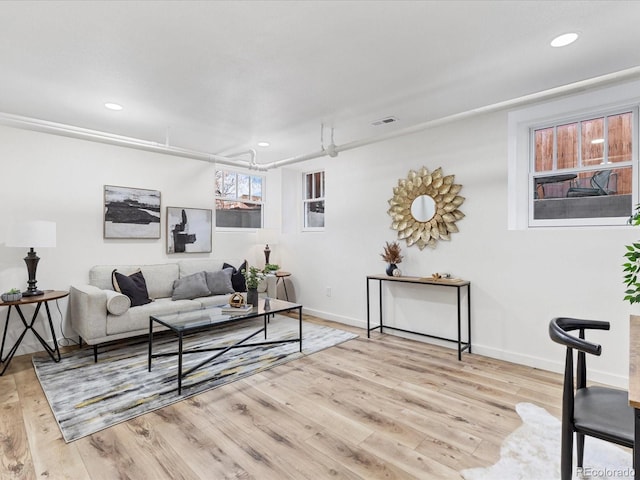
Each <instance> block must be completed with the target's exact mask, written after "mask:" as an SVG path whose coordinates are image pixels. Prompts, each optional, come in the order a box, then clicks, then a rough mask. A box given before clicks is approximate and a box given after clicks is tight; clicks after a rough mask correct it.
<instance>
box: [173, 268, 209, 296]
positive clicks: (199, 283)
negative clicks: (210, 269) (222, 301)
mask: <svg viewBox="0 0 640 480" xmlns="http://www.w3.org/2000/svg"><path fill="white" fill-rule="evenodd" d="M209 295H211V292H210V291H209V287H207V279H206V277H205V274H204V272H198V273H194V274H193V275H187V276H186V277H182V278H179V279H178V280H174V282H173V294H172V295H171V300H191V299H192V298H198V297H207V296H209Z"/></svg>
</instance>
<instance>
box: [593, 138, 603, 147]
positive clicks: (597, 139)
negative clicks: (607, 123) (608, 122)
mask: <svg viewBox="0 0 640 480" xmlns="http://www.w3.org/2000/svg"><path fill="white" fill-rule="evenodd" d="M591 143H593V144H594V145H595V144H598V143H604V138H594V139H593V140H591Z"/></svg>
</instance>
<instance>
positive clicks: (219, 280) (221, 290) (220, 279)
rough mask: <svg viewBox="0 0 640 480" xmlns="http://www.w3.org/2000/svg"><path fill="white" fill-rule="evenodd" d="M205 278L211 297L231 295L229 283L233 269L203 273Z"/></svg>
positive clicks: (231, 288)
mask: <svg viewBox="0 0 640 480" xmlns="http://www.w3.org/2000/svg"><path fill="white" fill-rule="evenodd" d="M205 273H206V277H207V286H208V287H209V290H210V291H211V295H224V294H225V293H233V292H235V290H234V289H233V284H232V283H231V275H232V274H233V268H224V269H222V270H218V271H217V272H205Z"/></svg>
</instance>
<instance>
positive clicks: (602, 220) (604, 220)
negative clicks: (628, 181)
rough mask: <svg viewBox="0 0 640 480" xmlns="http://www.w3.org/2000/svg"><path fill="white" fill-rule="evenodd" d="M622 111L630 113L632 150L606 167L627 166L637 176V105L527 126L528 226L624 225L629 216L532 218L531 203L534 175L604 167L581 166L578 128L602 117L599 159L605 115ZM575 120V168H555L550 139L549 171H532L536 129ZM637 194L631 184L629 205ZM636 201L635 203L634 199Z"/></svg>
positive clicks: (586, 171) (555, 151)
mask: <svg viewBox="0 0 640 480" xmlns="http://www.w3.org/2000/svg"><path fill="white" fill-rule="evenodd" d="M625 113H631V115H632V126H631V136H632V152H631V160H628V161H626V162H616V163H615V164H612V163H609V164H608V165H610V169H612V170H613V169H614V168H615V169H618V168H626V167H631V169H632V170H631V176H632V178H635V177H637V175H638V159H637V151H638V147H637V132H638V105H630V106H628V107H624V106H623V107H618V108H614V109H606V110H594V111H590V112H588V113H583V114H580V115H573V116H571V117H559V118H555V119H553V120H552V121H546V122H543V123H539V124H534V125H531V126H530V127H529V179H528V182H527V183H528V185H529V194H528V203H529V208H528V214H529V227H545V226H547V227H548V226H551V227H572V226H607V225H621V224H625V223H626V222H627V220H628V218H629V215H631V212H629V215H625V216H621V217H593V218H557V219H535V218H534V213H535V212H534V203H535V187H534V185H535V182H534V179H535V178H537V177H546V176H549V175H553V174H555V175H558V174H564V173H588V172H596V171H599V170H604V169H603V167H602V166H601V165H589V166H584V165H583V164H582V162H583V156H582V138H581V137H582V135H581V133H582V131H581V127H582V124H583V123H584V122H587V121H589V120H594V119H597V118H604V119H605V120H604V139H605V142H604V146H603V158H607V156H608V147H609V143H608V131H607V128H606V126H607V124H608V121H607V119H608V118H609V117H613V116H615V115H621V114H625ZM574 123H577V124H578V125H579V127H578V131H577V132H576V136H577V142H578V144H577V155H578V158H577V163H578V166H577V167H571V168H557V153H558V152H557V150H558V141H557V139H556V140H555V141H554V145H553V168H552V170H545V171H540V172H536V171H535V161H536V158H535V150H536V144H535V132H536V131H537V130H541V129H545V128H553V129H555V130H557V129H558V127H562V126H565V125H570V124H574ZM555 137H557V133H556V134H555V135H554V138H555ZM634 197H637V191H636V189H634V188H633V185H632V205H635V203H634V202H633V198H634ZM636 203H637V202H636Z"/></svg>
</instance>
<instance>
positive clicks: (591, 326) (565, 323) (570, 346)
mask: <svg viewBox="0 0 640 480" xmlns="http://www.w3.org/2000/svg"><path fill="white" fill-rule="evenodd" d="M609 328H610V324H609V322H602V321H599V320H580V319H577V318H564V317H558V318H554V319H553V320H551V322H549V337H551V340H553V341H554V342H556V343H559V344H561V345H564V346H566V347H567V353H566V356H565V365H564V386H563V394H562V416H563V418H565V417H566V419H571V418H573V398H574V390H573V350H577V351H578V361H577V367H576V380H577V381H576V389H580V388H585V387H586V386H587V363H586V359H585V353H589V354H591V355H600V353H601V352H602V347H601V346H600V345H598V344H596V343H592V342H589V341H587V340H585V338H584V331H585V330H609ZM573 330H578V337H575V336H573V335H570V334H569V333H567V332H571V331H573Z"/></svg>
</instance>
